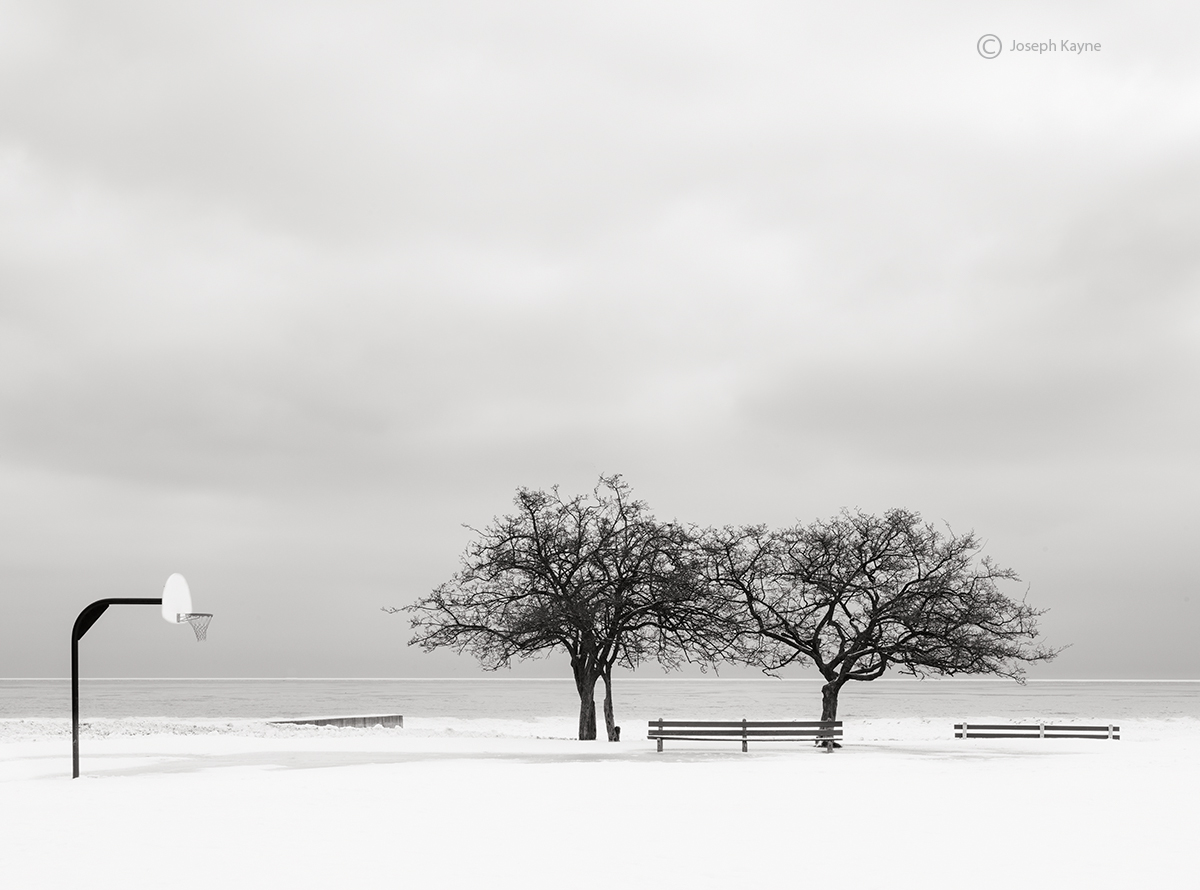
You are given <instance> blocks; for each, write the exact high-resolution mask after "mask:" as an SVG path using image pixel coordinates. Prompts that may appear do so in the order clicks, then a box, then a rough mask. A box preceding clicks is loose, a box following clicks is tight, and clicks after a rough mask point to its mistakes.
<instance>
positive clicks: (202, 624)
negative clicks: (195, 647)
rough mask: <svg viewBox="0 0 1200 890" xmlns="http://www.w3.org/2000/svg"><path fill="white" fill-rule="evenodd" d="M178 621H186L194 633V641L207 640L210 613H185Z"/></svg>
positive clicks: (210, 619) (210, 618)
mask: <svg viewBox="0 0 1200 890" xmlns="http://www.w3.org/2000/svg"><path fill="white" fill-rule="evenodd" d="M179 620H180V621H186V622H187V623H188V624H190V625H191V626H192V630H194V631H195V632H196V640H197V641H202V640H205V639H207V638H208V622H210V621H212V612H187V613H186V614H183V615H180V616H179Z"/></svg>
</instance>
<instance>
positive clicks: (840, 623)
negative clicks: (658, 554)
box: [704, 510, 1057, 720]
mask: <svg viewBox="0 0 1200 890" xmlns="http://www.w3.org/2000/svg"><path fill="white" fill-rule="evenodd" d="M704 549H705V551H706V553H707V557H708V559H707V565H708V568H707V573H708V576H709V578H710V580H711V582H713V583H714V584H716V585H718V586H719V587H721V588H722V589H724V590H725V591H726V592H727V594H728V595H729V596H731V598H733V599H737V600H739V601H740V603H741V605H742V607H743V613H742V614H743V622H744V631H745V636H744V641H745V645H744V649H743V655H742V657H743V659H744V660H746V661H748V662H751V663H754V664H758V665H760V666H762V667H763V668H764V669H765V670H767V671H768V672H773V671H777V670H779V669H781V668H783V667H784V666H786V665H788V664H792V663H793V662H799V661H805V660H807V661H811V662H812V664H813V665H814V666H815V667H816V669H817V670H818V671H819V672H820V673H821V676H822V677H824V678H825V684H824V686H823V687H822V690H821V693H822V702H821V719H822V720H835V719H837V708H838V693H839V692H840V691H841V689H842V687H843V686H844V685H845V684H846V683H848V682H849V681H851V680H874V679H876V678H878V677H880V676H882V675H883V674H884V672H886V671H887V670H888V669H890V668H895V669H897V670H898V671H900V672H901V673H907V674H910V675H913V676H916V677H922V676H926V675H945V676H948V675H954V674H993V675H999V676H1003V677H1012V678H1014V679H1017V680H1020V679H1022V678H1023V676H1024V673H1023V667H1022V665H1023V664H1024V663H1028V662H1035V661H1047V660H1049V659H1051V658H1053V657H1054V656H1055V655H1056V654H1057V651H1056V650H1052V649H1049V648H1046V647H1045V646H1044V645H1042V644H1040V643H1039V642H1038V629H1037V618H1038V616H1039V615H1041V614H1042V613H1041V612H1039V611H1037V610H1035V609H1033V608H1032V607H1031V606H1029V605H1027V604H1026V603H1025V602H1024V600H1021V601H1017V600H1013V599H1011V598H1009V597H1008V596H1007V595H1005V594H1004V593H1003V592H1002V591H1001V589H1000V583H1001V582H1006V581H1016V580H1018V579H1017V575H1016V573H1015V572H1013V571H1012V570H1011V569H1005V568H1000V567H998V566H996V565H995V564H994V563H993V562H992V561H991V560H990V559H989V558H988V557H986V556H982V555H981V553H980V551H981V549H982V548H981V545H980V543H979V541H978V539H977V538H976V537H975V535H974V533H968V534H966V535H961V536H960V535H956V534H954V533H953V532H950V531H947V532H946V533H944V534H943V533H942V532H941V531H939V530H938V529H936V528H934V527H933V526H932V525H929V524H927V523H924V522H922V521H921V517H920V516H919V515H917V514H916V513H912V512H909V511H906V510H891V511H889V512H887V513H885V514H884V515H883V516H872V515H868V514H866V513H862V512H848V511H844V512H843V513H842V514H841V515H839V516H837V517H834V518H833V519H831V520H828V521H819V522H815V523H813V524H812V525H809V526H797V527H795V528H792V529H787V530H783V531H777V532H773V531H769V530H767V529H766V528H765V527H762V526H751V527H747V528H741V529H728V528H727V529H723V530H720V531H709V532H707V533H706V534H705V538H704Z"/></svg>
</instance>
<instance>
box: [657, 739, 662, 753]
mask: <svg viewBox="0 0 1200 890" xmlns="http://www.w3.org/2000/svg"><path fill="white" fill-rule="evenodd" d="M658 753H659V754H661V753H662V739H659V740H658Z"/></svg>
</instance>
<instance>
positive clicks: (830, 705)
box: [821, 680, 842, 720]
mask: <svg viewBox="0 0 1200 890" xmlns="http://www.w3.org/2000/svg"><path fill="white" fill-rule="evenodd" d="M841 691H842V685H841V684H840V683H838V682H837V681H834V680H831V681H829V682H828V683H826V684H825V685H824V686H822V687H821V719H822V720H836V719H837V700H838V693H839V692H841Z"/></svg>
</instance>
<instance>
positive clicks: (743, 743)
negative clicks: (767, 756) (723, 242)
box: [742, 739, 750, 754]
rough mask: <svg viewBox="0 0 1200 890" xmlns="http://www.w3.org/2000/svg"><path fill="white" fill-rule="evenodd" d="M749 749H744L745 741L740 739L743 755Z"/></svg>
mask: <svg viewBox="0 0 1200 890" xmlns="http://www.w3.org/2000/svg"><path fill="white" fill-rule="evenodd" d="M749 750H750V749H749V748H747V747H746V740H745V739H742V753H743V754H745V753H746V752H747V751H749Z"/></svg>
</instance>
